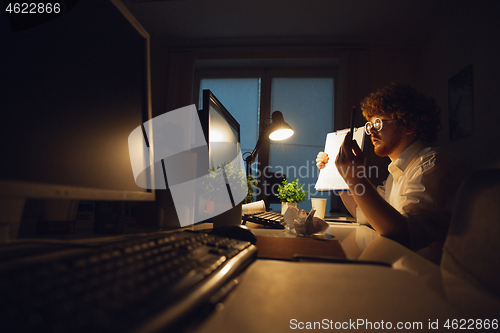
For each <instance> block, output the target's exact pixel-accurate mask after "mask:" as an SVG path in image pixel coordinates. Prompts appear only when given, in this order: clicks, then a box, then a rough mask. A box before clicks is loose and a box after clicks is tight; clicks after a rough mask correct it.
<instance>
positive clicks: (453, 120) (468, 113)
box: [448, 65, 474, 141]
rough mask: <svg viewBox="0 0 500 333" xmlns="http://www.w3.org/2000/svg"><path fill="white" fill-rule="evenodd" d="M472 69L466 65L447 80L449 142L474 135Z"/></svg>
mask: <svg viewBox="0 0 500 333" xmlns="http://www.w3.org/2000/svg"><path fill="white" fill-rule="evenodd" d="M473 109H474V108H473V68H472V65H468V66H467V67H465V68H464V69H462V70H461V71H460V72H459V73H457V74H456V75H454V76H453V77H451V78H450V79H449V80H448V112H449V125H450V127H449V128H450V140H451V141H454V140H457V139H460V138H463V137H466V136H469V135H472V134H473V133H474V112H473V111H474V110H473Z"/></svg>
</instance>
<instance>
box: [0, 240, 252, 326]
mask: <svg viewBox="0 0 500 333" xmlns="http://www.w3.org/2000/svg"><path fill="white" fill-rule="evenodd" d="M256 255H257V248H256V247H255V246H254V245H252V244H251V243H248V242H243V241H239V240H234V239H230V238H223V237H218V236H214V235H210V234H205V233H196V232H189V231H188V232H186V231H185V232H176V233H158V234H153V235H147V236H144V235H142V236H140V238H138V237H137V236H136V237H132V238H127V239H126V240H123V239H121V240H119V241H113V242H109V243H108V242H107V243H105V244H99V245H88V246H87V247H83V246H82V247H80V246H74V247H73V248H71V249H67V248H66V249H65V250H64V251H55V252H50V253H47V252H45V253H42V255H41V256H39V257H38V258H29V257H28V258H24V259H19V258H16V259H15V260H11V261H9V260H5V258H4V262H2V263H1V264H0V299H1V300H0V304H1V305H0V324H1V325H2V327H3V328H4V329H6V330H7V331H9V332H54V333H55V332H57V333H64V332H86V333H90V332H92V333H97V332H141V333H142V332H156V331H159V330H161V331H165V332H166V331H168V332H171V331H178V330H181V329H184V328H185V327H184V326H185V323H186V322H192V321H193V318H197V316H200V315H201V314H202V312H206V311H208V310H210V308H211V307H213V305H215V304H216V303H217V302H218V301H219V300H220V299H222V298H223V296H225V294H227V293H228V292H229V291H230V290H231V289H232V287H233V286H234V285H235V284H236V283H237V280H236V279H235V278H236V277H237V276H238V275H239V273H241V272H242V271H243V270H244V269H245V268H246V267H247V266H248V265H249V264H250V263H251V262H252V261H253V260H254V259H255V257H256ZM188 316H189V318H188ZM186 318H188V319H187V320H186Z"/></svg>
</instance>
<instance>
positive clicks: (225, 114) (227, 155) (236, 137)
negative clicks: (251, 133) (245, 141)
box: [198, 89, 240, 169]
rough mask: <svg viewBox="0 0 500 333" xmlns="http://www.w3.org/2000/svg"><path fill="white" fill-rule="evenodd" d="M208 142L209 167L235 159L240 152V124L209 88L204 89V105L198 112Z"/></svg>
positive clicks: (213, 167)
mask: <svg viewBox="0 0 500 333" xmlns="http://www.w3.org/2000/svg"><path fill="white" fill-rule="evenodd" d="M198 114H199V117H200V122H201V127H202V129H203V134H204V135H205V140H206V141H207V143H208V155H209V161H208V163H209V164H208V165H207V167H208V168H211V169H217V168H218V167H219V166H220V165H222V164H224V163H226V162H228V161H232V160H234V159H235V158H236V157H237V156H238V154H239V152H240V124H239V123H238V122H237V121H236V119H234V117H233V116H232V115H231V114H230V113H229V111H228V110H227V109H226V108H225V107H224V105H222V103H221V102H220V101H219V100H218V99H217V97H215V95H214V94H213V93H212V92H211V91H210V90H209V89H205V90H203V107H202V109H201V110H200V111H199V112H198Z"/></svg>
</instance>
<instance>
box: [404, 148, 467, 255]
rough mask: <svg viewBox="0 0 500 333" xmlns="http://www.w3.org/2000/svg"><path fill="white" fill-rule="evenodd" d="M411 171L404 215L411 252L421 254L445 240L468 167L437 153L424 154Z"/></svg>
mask: <svg viewBox="0 0 500 333" xmlns="http://www.w3.org/2000/svg"><path fill="white" fill-rule="evenodd" d="M408 168H409V169H408V172H407V173H405V176H404V177H406V179H405V183H404V186H403V190H402V196H401V197H402V200H403V201H402V204H401V207H402V210H403V211H402V212H401V213H402V214H403V216H405V217H406V219H407V223H408V231H409V234H410V241H411V249H412V250H414V251H417V250H419V249H422V248H424V247H426V246H428V245H429V244H430V243H431V242H433V241H438V242H440V241H444V240H445V238H446V234H447V232H448V226H449V224H450V220H451V212H452V207H453V203H454V200H455V193H456V192H457V189H458V186H459V185H460V183H461V181H462V179H463V178H464V177H465V175H466V172H467V168H466V167H465V165H463V164H462V163H460V162H459V161H458V160H455V161H453V160H451V157H450V156H446V155H443V154H441V153H438V152H437V151H431V152H428V153H426V154H424V155H423V156H421V157H419V158H418V160H416V161H415V162H413V163H412V164H411V165H409V166H408Z"/></svg>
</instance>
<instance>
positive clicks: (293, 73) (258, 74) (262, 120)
mask: <svg viewBox="0 0 500 333" xmlns="http://www.w3.org/2000/svg"><path fill="white" fill-rule="evenodd" d="M218 78H220V79H223V78H260V80H261V92H260V113H259V115H258V120H259V126H258V128H259V133H258V135H260V134H261V132H262V130H263V128H264V126H265V125H267V124H268V123H269V121H270V119H271V97H272V91H271V88H272V80H273V78H333V82H334V84H333V90H334V91H333V96H334V99H336V96H338V84H337V83H338V66H332V67H290V68H261V67H255V68H242V67H234V68H217V67H215V68H200V69H195V75H194V87H193V88H194V89H193V100H194V101H195V104H196V106H197V107H198V108H199V105H198V101H199V94H200V86H201V80H202V79H218ZM335 105H336V103H335V101H334V103H333V107H334V110H333V113H335ZM229 111H230V110H229ZM230 112H231V111H230ZM333 119H335V116H334V115H333V117H332V121H334V120H333ZM332 128H333V124H332ZM255 144H257V142H256V143H255ZM269 153H270V141H269V140H265V141H264V142H263V144H262V146H261V148H260V151H259V155H258V156H259V164H258V175H260V177H259V178H258V179H257V181H258V187H259V189H260V191H259V193H260V194H259V195H258V196H257V200H264V201H266V198H265V197H264V195H263V193H264V191H263V188H262V184H263V183H264V170H265V168H266V167H267V166H268V165H269ZM266 204H267V202H266Z"/></svg>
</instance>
